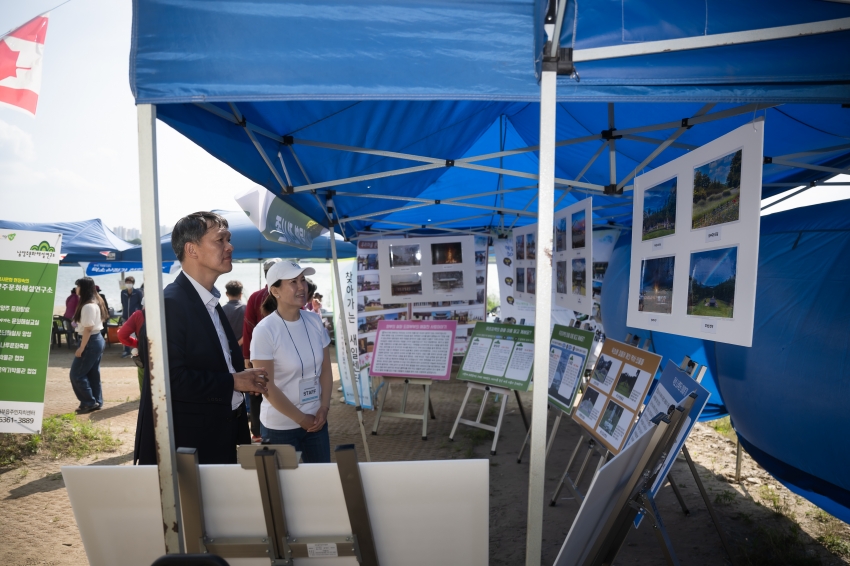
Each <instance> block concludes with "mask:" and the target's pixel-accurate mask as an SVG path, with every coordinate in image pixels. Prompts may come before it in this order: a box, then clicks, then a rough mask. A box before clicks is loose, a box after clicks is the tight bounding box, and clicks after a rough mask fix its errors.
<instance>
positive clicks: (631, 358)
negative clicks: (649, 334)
mask: <svg viewBox="0 0 850 566" xmlns="http://www.w3.org/2000/svg"><path fill="white" fill-rule="evenodd" d="M659 365H661V356H659V355H658V354H653V353H652V352H647V351H646V350H641V349H640V348H636V347H634V346H630V345H628V344H624V343H623V342H618V341H616V340H612V339H610V338H609V339H608V340H606V341H605V342H603V343H602V351H601V352H600V354H599V358H598V359H597V360H596V366H595V367H594V368H593V371H592V372H591V373H590V380H589V381H588V384H587V389H586V390H585V392H584V395H583V396H582V398H581V401H579V403H578V409H576V411H575V413H573V420H574V421H575V422H577V423H578V424H579V425H580V426H582V427H584V428H585V429H587V430H588V431H589V432H590V433H591V434H592V435H593V437H594V438H596V439H597V440H598V441H599V442H601V443H602V444H603V445H604V446H605V447H606V448H607V449H608V450H609V451H610V452H611V453H612V454H615V455H616V454H617V453H619V452H620V450H622V449H623V447H624V445H625V441H626V439H627V438H628V437H629V431H630V430H631V428H632V425H633V424H634V422H635V415H637V414H638V412H639V409H640V407H641V405H643V401H644V399H645V398H646V394H647V393H649V387H650V385H652V380H653V379H654V378H655V373H656V372H657V371H658V366H659Z"/></svg>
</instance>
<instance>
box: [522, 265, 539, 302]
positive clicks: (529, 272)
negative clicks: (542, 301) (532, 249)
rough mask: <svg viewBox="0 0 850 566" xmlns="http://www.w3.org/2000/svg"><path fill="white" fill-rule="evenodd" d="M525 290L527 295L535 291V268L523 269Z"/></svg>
mask: <svg viewBox="0 0 850 566" xmlns="http://www.w3.org/2000/svg"><path fill="white" fill-rule="evenodd" d="M525 292H526V293H528V294H529V295H534V294H536V293H537V268H536V267H528V268H526V270H525Z"/></svg>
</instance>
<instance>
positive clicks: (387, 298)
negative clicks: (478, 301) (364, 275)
mask: <svg viewBox="0 0 850 566" xmlns="http://www.w3.org/2000/svg"><path fill="white" fill-rule="evenodd" d="M477 255H479V254H476V251H475V237H474V236H444V237H439V238H403V239H384V240H378V258H379V259H378V262H379V266H378V271H379V273H380V276H381V288H380V291H381V293H380V294H381V300H382V301H384V302H385V303H414V302H424V301H428V302H431V301H461V300H462V301H469V300H474V299H475V298H476V295H477V285H476V283H475V279H476V274H475V272H476V267H480V268H481V269H484V270H486V269H487V256H486V255H480V257H476V256H477Z"/></svg>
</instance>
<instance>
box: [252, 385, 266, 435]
mask: <svg viewBox="0 0 850 566" xmlns="http://www.w3.org/2000/svg"><path fill="white" fill-rule="evenodd" d="M248 399H249V400H250V402H251V434H252V435H254V436H263V431H262V430H261V428H260V427H262V425H261V424H260V405H261V404H262V403H263V396H262V395H251V394H248Z"/></svg>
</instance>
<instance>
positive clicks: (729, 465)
mask: <svg viewBox="0 0 850 566" xmlns="http://www.w3.org/2000/svg"><path fill="white" fill-rule="evenodd" d="M120 354H121V350H120V348H118V347H117V346H113V347H112V348H109V349H107V351H106V353H105V355H104V363H103V366H102V368H103V372H102V374H103V382H104V399H105V404H104V409H103V410H101V411H98V412H96V413H93V414H91V415H89V416H84V417H80V418H81V419H83V418H91V420H93V421H96V422H97V423H98V424H100V425H103V426H105V427H108V428H109V430H110V431H111V433H112V434H113V435H114V436H115V437H117V438H118V439H119V440H120V441H121V444H120V445H119V447H118V449H117V450H116V451H115V452H113V453H102V454H98V455H96V456H93V457H89V458H85V459H83V460H80V461H77V460H74V459H63V460H51V459H50V458H49V457H47V456H45V455H37V456H34V457H32V458H29V459H28V460H27V461H26V462H25V464H24V465H23V466H18V467H12V468H0V516H1V517H3V519H2V521H0V564H3V565H10V566H12V565H14V566H17V565H27V566H29V565H51V566H53V565H66V564H67V565H83V564H87V560H86V556H85V552H84V550H83V547H82V543H81V541H80V536H79V533H78V531H77V527H76V523H75V521H74V515H73V512H72V510H71V506H70V503H69V501H68V496H67V492H66V490H65V486H64V483H63V481H62V478H61V474H60V473H59V469H60V467H61V466H63V465H66V464H77V465H78V464H91V465H126V464H129V463H130V460H131V456H132V447H133V438H134V434H135V425H136V415H137V411H138V398H139V388H138V382H137V379H136V371H135V366H132V364H131V363H130V362H129V360H122V359H121V358H120ZM71 355H72V354H70V353H69V352H67V351H65V350H54V351H53V352H52V353H51V360H50V364H51V367H50V370H49V372H48V383H47V395H46V406H45V415H54V414H60V413H67V412H70V411H73V409H74V408H75V407H76V406H77V401H76V398H75V397H74V395H73V393H72V391H71V388H70V384H69V383H68V368H69V367H70V362H71ZM334 372H336V364H334ZM465 389H466V388H465V385H464V384H462V383H458V382H455V381H451V382H447V383H437V384H435V385H434V387H433V388H432V402H433V406H434V409H435V412H436V417H437V418H436V420H432V421H431V422H430V423H429V434H428V441H425V442H423V441H422V440H421V439H420V433H421V428H420V426H421V425H420V424H419V423H417V422H416V421H406V420H404V421H403V420H399V419H386V420H382V422H381V426H380V428H379V431H378V433H379V434H378V436H371V435H370V436H369V437H368V441H369V447H370V450H371V454H372V458H373V460H375V461H389V460H432V459H452V458H489V460H490V493H491V502H490V563H491V564H493V565H511V566H513V565H517V564H523V563H524V560H525V558H524V557H525V525H526V509H527V498H528V455H527V453H526V456H525V458H524V460H523V462H522V463H519V464H518V463H517V461H516V460H517V454H518V451H519V448H520V445H521V444H522V441H523V438H524V437H525V427H524V425H523V421H522V418H521V417H520V414H519V410H518V407H517V405H516V400H515V398H513V397H511V399H509V401H508V412H507V415H506V417H505V421H504V424H503V427H502V435H501V437H500V439H499V445H498V452H497V454H496V455H495V456H491V455H490V443H491V442H492V435H491V434H489V433H484V432H483V431H477V430H475V429H471V428H469V427H464V426H461V427H460V428H459V430H458V433H457V436H456V438H455V442H449V440H448V436H449V433H450V432H451V427H452V424H453V423H454V419H455V417H456V416H457V411H458V410H459V408H460V403H461V401H462V399H463V394H464V392H465ZM400 397H401V388H397V389H393V390H392V392H391V393H390V396H389V398H388V406H389V404H390V403H391V404H392V406H394V407H397V406H398V403H399V400H400ZM338 398H339V395H338V394H335V395H334V400H333V402H332V404H331V412H330V416H329V422H330V431H331V444H332V445H339V444H350V443H353V444H356V445H358V454H359V455H360V456H361V458H362V455H363V451H362V441H361V438H360V433H359V429H358V426H357V420H356V417H355V412H354V410H353V408H352V407H349V406H346V405H343V404H341V403H340V402H339V400H338ZM474 398H475V396H473V399H474ZM478 398H479V399H480V396H479V397H478ZM491 399H492V397H491ZM523 401H524V406H525V410H526V413H527V414H528V415H530V413H531V407H530V401H531V395H530V394H528V395H525V396H524V398H523ZM421 407H422V394H421V393H420V392H417V391H411V393H410V397H409V401H408V411H410V412H414V411H416V410H421ZM496 410H497V407H496V406H495V405H493V406H491V407H488V409H487V411H486V414H488V415H490V417H491V418H492V417H493V416H494V415H495V413H496ZM474 415H475V409H474V408H468V409H467V417H470V416H471V418H474ZM554 416H555V413H554V411H550V414H549V426H550V427H551V426H552V422H553V420H554ZM373 418H374V413H372V412H368V411H367V412H366V421H367V423H366V424H367V430H368V431H371V425H372V423H373ZM578 435H579V428H578V426H576V425H574V424H573V423H572V422H571V421H570V420H569V419H568V418H564V419H563V420H562V423H561V427H560V430H559V432H558V436H557V440H556V443H555V445H554V447H553V449H552V452H551V454H550V456H549V459H548V461H547V467H546V471H547V474H546V498H547V501H548V498H550V497H551V494H552V493H553V490H554V488H555V485H556V484H557V482H558V480H559V479H560V476H561V474H562V473H563V469H564V466H565V465H566V462H567V460H568V458H569V456H570V453H571V452H572V450H573V448H574V446H575V444H576V442H577V440H578ZM688 445H689V447H690V451H691V454H692V456H693V458H694V460H695V462H696V465H697V470H698V472H699V474H700V476H701V477H702V478H703V482H704V483H705V486H706V489H707V490H708V493H709V496H710V497H711V498H712V500H713V501H714V502H715V507H716V509H717V511H718V513H719V515H720V520H721V523H722V526H723V528H724V529H725V531H726V533H727V534H728V536H729V538H730V541H731V543H732V545H733V546H734V548H735V551H736V552H737V553H739V558H740V559H741V560H740V563H741V564H753V565H757V564H765V565H767V564H771V565H773V564H794V565H797V564H800V565H809V564H812V565H815V564H824V565H833V564H835V565H838V564H850V560H848V559H847V558H846V557H845V558H841V557H839V556H837V555H834V554H832V553H830V552H829V550H827V546H829V547H830V548H833V549H840V548H842V545H844V546H843V547H844V548H846V549H847V550H848V551H850V544H848V541H850V527H848V526H847V525H846V524H844V523H841V522H837V521H835V520H830V519H829V518H828V517H827V516H825V514H823V512H820V511H819V510H818V509H817V508H816V507H814V506H812V505H811V504H809V503H808V502H806V501H805V500H803V499H802V498H799V497H797V496H794V495H793V494H791V493H790V492H789V491H788V490H786V489H785V488H784V487H782V486H781V485H780V484H779V483H778V482H776V481H775V480H774V479H773V478H772V477H770V476H769V475H768V474H766V473H765V472H764V471H763V470H761V469H760V468H759V467H758V466H756V465H755V463H754V462H753V461H752V460H751V459H750V458H749V457H747V456H745V459H744V464H743V474H742V477H743V478H746V480H745V481H744V482H743V483H742V484H741V485H738V484H733V483H729V480H730V479H732V478H734V471H735V444H734V442H733V441H732V440H730V439H728V438H726V437H724V436H722V435H720V434H718V433H717V432H715V431H714V430H713V429H712V428H710V427H708V426H706V425H698V426H697V427H696V429H695V430H694V432H693V434H692V435H691V437H690V440H689V442H688ZM681 460H682V459H681V457H680V459H679V460H677V462H676V464H675V465H674V467H673V472H672V473H673V476H674V478H675V481H676V482H677V485H680V489H681V491H682V494H683V497H684V499H685V502H686V504H687V506H688V507H689V509H690V516H687V517H686V516H684V514H683V513H682V511H681V509H680V508H679V505H678V503H677V502H676V499H675V498H674V496H673V493H672V491H671V489H670V487H669V486H668V487H665V488H663V489H662V491H661V493H660V495H659V498H658V504H659V507H660V510H661V514H662V516H663V517H664V519H665V521H666V523H667V526H668V530H669V533H670V537H671V539H672V541H673V545H674V548H675V550H676V553H677V555H678V557H679V559H680V560H681V562H682V564H698V565H703V564H704V565H719V564H727V563H728V561H727V559H726V557H725V554H724V552H723V549H722V547H721V545H720V541H719V539H718V537H717V533H716V531H715V530H714V527H713V524H712V523H711V521H710V517H709V514H708V512H707V511H706V508H705V505H704V504H703V502H702V499H701V497H700V495H699V492H698V490H697V488H696V484H695V482H694V480H693V477H692V476H691V473H690V470H689V469H688V467H687V465H686V464H685V463H684V462H683V461H681ZM593 464H595V458H594V459H593V460H592V461H591V463H590V464H589V465H593ZM576 469H577V465H576V466H574V468H573V474H575V471H576ZM585 475H586V476H589V475H588V474H585ZM588 486H589V477H586V479H584V480H583V481H582V482H581V484H580V488H582V489H583V490H586V489H587V487H588ZM577 511H578V504H577V503H576V502H575V501H574V500H573V499H571V498H570V497H569V494H568V493H567V492H566V490H565V491H564V492H562V494H561V498H560V500H559V501H558V503H557V505H556V506H554V507H550V506H548V505H547V506H546V507H545V508H544V533H543V562H542V563H543V564H551V563H552V562H553V561H554V559H555V557H556V556H557V553H558V550H559V549H560V546H561V544H562V543H563V540H564V538H565V536H566V534H567V532H568V531H569V528H570V525H571V523H572V520H573V518H574V517H575V515H576V513H577ZM794 533H796V534H794ZM818 537H821V539H822V540H823V541H824V542H818V540H817V539H818ZM776 557H779V558H776ZM616 564H623V565H631V564H646V565H651V564H663V557H662V555H661V552H660V550H659V548H658V546H657V542H656V539H655V537H654V535H653V531H652V529H651V528H650V527H649V526H648V525H646V524H645V525H642V526H641V528H640V529H638V530H632V531H631V532H630V533H629V536H628V538H627V539H626V543H625V545H624V547H623V549H622V551H621V553H620V555H619V556H618V559H617V561H616Z"/></svg>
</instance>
